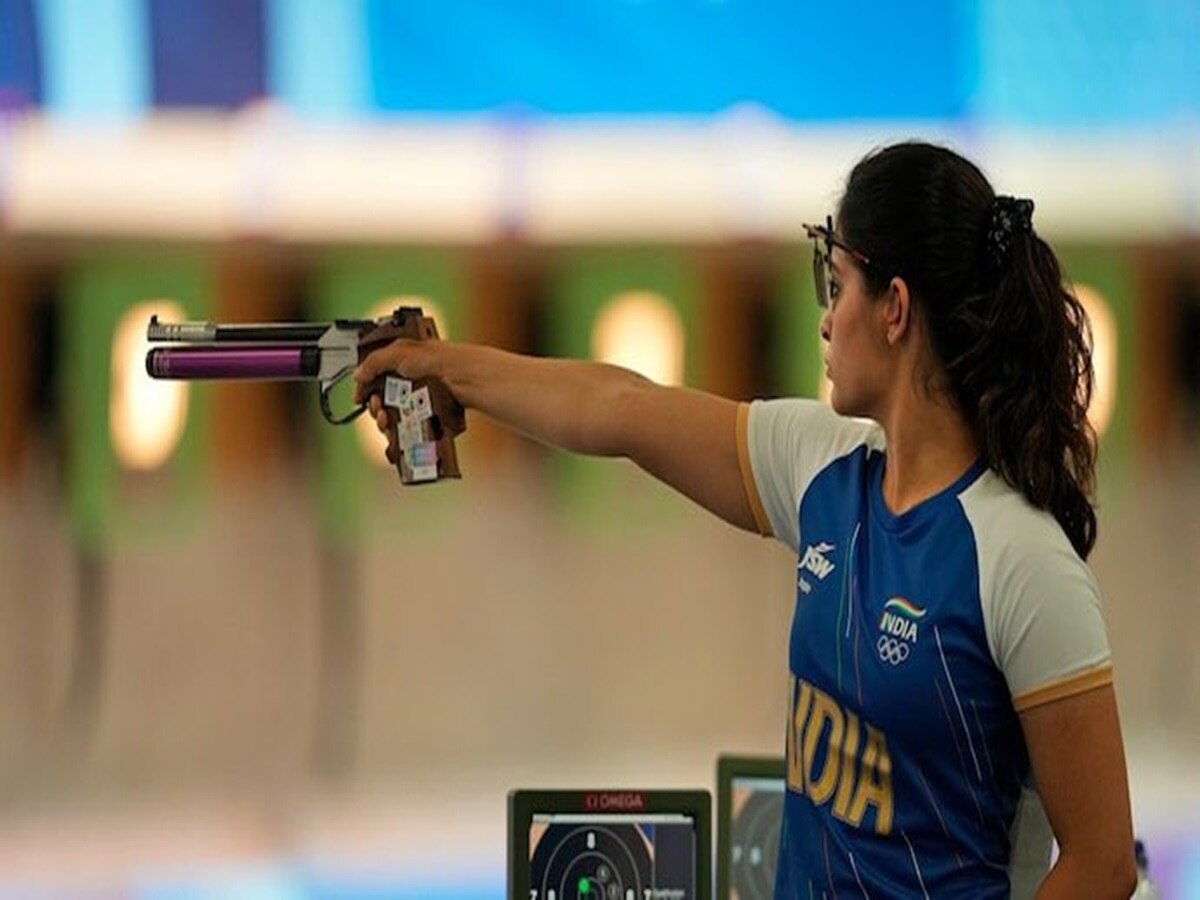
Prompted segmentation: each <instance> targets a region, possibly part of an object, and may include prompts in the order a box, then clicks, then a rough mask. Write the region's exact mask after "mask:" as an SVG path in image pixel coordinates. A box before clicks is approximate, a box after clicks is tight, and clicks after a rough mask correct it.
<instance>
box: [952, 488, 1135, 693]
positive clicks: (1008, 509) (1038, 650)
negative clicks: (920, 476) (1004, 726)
mask: <svg viewBox="0 0 1200 900" xmlns="http://www.w3.org/2000/svg"><path fill="white" fill-rule="evenodd" d="M997 483H999V484H1000V485H1002V487H1000V488H998V487H997ZM977 489H978V490H977ZM1002 492H1007V493H1008V494H1009V495H1010V496H1001V493H1002ZM989 493H991V494H992V495H993V496H992V500H991V502H989V501H988V500H987V498H986V495H987V494H989ZM963 505H964V508H965V509H967V513H968V518H971V519H972V526H973V528H974V530H975V536H976V544H977V548H978V552H979V568H980V598H981V602H982V607H983V617H984V626H985V628H986V630H987V636H988V646H989V648H990V649H991V652H992V658H993V659H994V660H995V662H996V665H997V666H998V667H999V668H1000V670H1001V671H1002V672H1003V673H1004V677H1005V679H1006V680H1007V682H1008V690H1009V693H1010V694H1011V695H1012V698H1013V707H1014V708H1015V709H1016V710H1017V712H1022V711H1024V710H1026V709H1030V708H1031V707H1034V706H1039V705H1041V704H1043V703H1048V702H1050V701H1052V700H1058V699H1061V698H1063V697H1069V696H1071V695H1073V694H1078V693H1082V692H1083V691H1086V690H1090V689H1092V688H1095V687H1100V686H1101V685H1104V684H1108V683H1110V682H1111V681H1112V656H1111V653H1110V652H1109V647H1108V636H1107V634H1106V632H1105V628H1104V617H1103V614H1102V611H1101V607H1100V593H1099V591H1098V589H1097V587H1096V580H1095V578H1094V577H1093V576H1092V573H1091V570H1090V569H1089V568H1088V567H1087V564H1086V563H1085V562H1084V561H1083V560H1082V559H1080V558H1079V556H1078V554H1076V553H1075V550H1074V548H1072V547H1071V544H1070V541H1068V540H1067V536H1066V535H1065V534H1064V533H1063V531H1062V529H1061V528H1060V527H1059V526H1058V523H1057V522H1056V521H1055V520H1054V518H1053V517H1052V516H1051V515H1050V514H1049V513H1046V512H1042V511H1040V510H1035V509H1033V508H1032V507H1031V506H1029V504H1027V503H1026V502H1025V501H1024V499H1023V498H1021V497H1020V496H1019V495H1016V494H1015V492H1013V491H1011V489H1009V488H1007V486H1006V485H1003V482H1002V481H1001V480H1000V478H999V477H998V476H996V475H994V474H993V473H987V474H986V475H985V476H984V477H983V478H981V479H980V482H977V483H976V484H975V485H972V486H971V488H970V489H969V490H968V491H967V492H965V493H964V495H963ZM972 507H974V509H972Z"/></svg>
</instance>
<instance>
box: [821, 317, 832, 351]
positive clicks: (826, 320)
mask: <svg viewBox="0 0 1200 900" xmlns="http://www.w3.org/2000/svg"><path fill="white" fill-rule="evenodd" d="M832 333H833V315H832V314H831V313H830V311H829V310H825V312H824V313H822V314H821V340H823V341H824V342H825V343H827V344H828V343H829V336H830V334H832Z"/></svg>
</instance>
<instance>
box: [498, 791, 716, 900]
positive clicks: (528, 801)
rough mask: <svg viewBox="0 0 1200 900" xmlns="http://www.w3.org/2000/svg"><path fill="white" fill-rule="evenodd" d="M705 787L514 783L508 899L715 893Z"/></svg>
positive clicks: (706, 899)
mask: <svg viewBox="0 0 1200 900" xmlns="http://www.w3.org/2000/svg"><path fill="white" fill-rule="evenodd" d="M711 804H712V798H711V796H710V795H709V793H708V792H707V791H688V790H649V791H648V790H641V789H637V788H634V789H627V788H622V789H616V790H583V791H573V790H514V791H512V792H510V793H509V796H508V896H509V898H510V900H711V897H712V878H711V872H712V869H711V860H712V856H711V843H710V842H711V840H712V830H711V827H710V823H711V816H712V812H711Z"/></svg>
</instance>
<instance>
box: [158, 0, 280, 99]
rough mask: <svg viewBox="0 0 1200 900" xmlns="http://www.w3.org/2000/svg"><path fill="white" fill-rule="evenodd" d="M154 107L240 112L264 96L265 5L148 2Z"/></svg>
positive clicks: (249, 0)
mask: <svg viewBox="0 0 1200 900" xmlns="http://www.w3.org/2000/svg"><path fill="white" fill-rule="evenodd" d="M149 8H150V36H151V42H152V49H151V59H152V60H153V76H154V81H153V83H154V103H155V105H157V106H169V107H193V106H199V107H225V108H232V107H238V106H241V105H243V104H245V103H247V102H248V101H251V100H256V99H260V98H261V97H263V95H264V94H265V90H266V85H265V80H266V78H265V65H264V59H265V43H264V42H265V39H266V27H265V22H264V14H263V0H149Z"/></svg>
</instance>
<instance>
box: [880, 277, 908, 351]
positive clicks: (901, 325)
mask: <svg viewBox="0 0 1200 900" xmlns="http://www.w3.org/2000/svg"><path fill="white" fill-rule="evenodd" d="M885 294H886V301H885V303H884V304H883V314H884V322H883V324H884V338H885V340H887V342H888V344H889V345H890V346H893V347H894V346H896V345H897V344H899V343H900V342H901V341H903V340H904V339H905V338H906V337H907V336H908V335H909V333H910V332H911V331H912V326H913V308H912V294H911V293H909V290H908V283H907V282H905V280H904V279H903V278H900V277H896V278H893V279H892V280H891V282H890V283H889V284H888V286H887V290H886V292H885Z"/></svg>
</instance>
